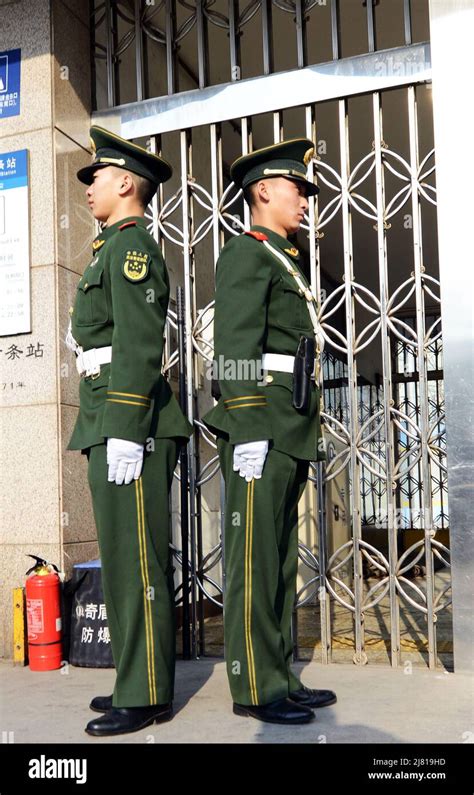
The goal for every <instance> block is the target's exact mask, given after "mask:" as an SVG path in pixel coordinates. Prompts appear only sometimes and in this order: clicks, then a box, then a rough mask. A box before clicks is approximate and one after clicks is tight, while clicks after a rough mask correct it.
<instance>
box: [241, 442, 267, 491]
mask: <svg viewBox="0 0 474 795" xmlns="http://www.w3.org/2000/svg"><path fill="white" fill-rule="evenodd" d="M267 453H268V440H265V441H259V442H245V443H244V444H236V445H235V447H234V472H238V473H239V475H240V476H241V477H242V478H245V480H246V481H247V482H248V483H249V482H250V481H251V480H252V478H255V479H256V480H258V479H259V478H261V477H262V471H263V465H264V463H265V458H266V456H267Z"/></svg>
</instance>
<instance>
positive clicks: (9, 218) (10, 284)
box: [0, 149, 31, 336]
mask: <svg viewBox="0 0 474 795" xmlns="http://www.w3.org/2000/svg"><path fill="white" fill-rule="evenodd" d="M29 226H30V219H29V206H28V151H27V150H26V149H20V150H18V151H16V152H7V153H5V154H0V336H10V335H13V334H23V333H25V332H28V331H31V314H30V243H29Z"/></svg>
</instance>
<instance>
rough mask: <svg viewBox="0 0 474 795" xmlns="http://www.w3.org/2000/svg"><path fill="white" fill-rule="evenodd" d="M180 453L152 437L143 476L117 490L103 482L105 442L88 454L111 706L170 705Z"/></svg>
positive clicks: (171, 443) (170, 443) (171, 444)
mask: <svg viewBox="0 0 474 795" xmlns="http://www.w3.org/2000/svg"><path fill="white" fill-rule="evenodd" d="M178 454H179V442H178V440H174V439H156V440H155V450H154V451H153V452H150V453H147V454H146V456H145V460H144V464H143V470H142V474H141V477H140V478H139V479H138V480H134V481H132V483H130V484H129V485H127V486H125V485H122V486H117V485H116V484H115V483H109V482H108V480H107V460H106V456H107V451H106V446H105V444H101V445H96V446H94V447H91V448H90V450H89V456H88V457H89V469H88V478H89V485H90V489H91V494H92V503H93V507H94V516H95V521H96V525H97V536H98V541H99V549H100V557H101V563H102V584H103V591H104V600H105V605H106V610H107V621H108V626H109V632H110V642H111V645H112V655H113V659H114V664H115V669H116V681H115V688H114V693H113V701H112V703H113V706H114V707H141V706H147V705H150V704H165V703H167V702H169V701H172V699H173V689H174V671H175V634H176V630H175V605H174V584H173V567H172V560H171V556H170V550H169V541H170V511H169V492H170V489H171V484H172V480H173V472H174V469H175V466H176V463H177V459H178Z"/></svg>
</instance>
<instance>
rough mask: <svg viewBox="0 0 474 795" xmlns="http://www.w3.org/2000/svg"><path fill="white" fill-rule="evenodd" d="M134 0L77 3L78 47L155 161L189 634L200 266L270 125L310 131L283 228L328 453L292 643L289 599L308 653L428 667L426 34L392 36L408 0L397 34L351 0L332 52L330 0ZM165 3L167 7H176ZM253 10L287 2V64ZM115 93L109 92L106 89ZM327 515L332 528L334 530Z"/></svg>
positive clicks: (443, 597)
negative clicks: (179, 444)
mask: <svg viewBox="0 0 474 795" xmlns="http://www.w3.org/2000/svg"><path fill="white" fill-rule="evenodd" d="M146 5H147V4H143V3H140V2H138V3H137V2H135V3H133V2H129V3H125V2H115V3H112V2H106V3H102V4H100V5H98V6H97V7H96V8H95V9H94V14H95V22H96V28H95V37H96V39H95V46H96V54H97V55H98V56H103V65H105V66H106V67H107V68H106V69H105V71H103V72H100V70H99V72H98V75H99V76H98V79H97V85H98V86H99V89H100V87H101V86H102V89H101V90H102V91H103V97H104V101H105V97H106V100H107V104H108V105H109V106H110V109H109V110H103V111H98V112H97V113H95V114H94V121H96V122H97V123H101V124H103V125H104V126H108V127H110V128H111V129H115V130H116V131H117V132H119V133H120V134H122V135H125V136H126V137H128V138H134V139H136V140H143V141H147V145H148V146H150V147H151V148H152V149H153V150H154V151H159V152H161V153H163V154H164V156H165V157H167V158H168V159H169V160H170V161H171V162H172V163H173V166H174V169H175V176H174V178H173V181H172V182H171V183H170V184H166V185H165V186H162V188H161V191H160V195H159V196H158V197H157V199H155V200H154V202H153V206H151V207H150V208H149V221H150V230H151V231H152V232H153V234H154V235H155V236H156V238H157V240H159V241H160V243H161V244H162V245H163V249H164V253H165V256H166V260H167V263H168V266H169V267H170V270H171V275H172V281H173V282H174V283H175V284H182V285H183V286H184V295H185V322H184V326H185V341H186V354H185V362H184V363H183V364H184V367H185V374H186V385H187V393H186V407H187V412H188V415H189V417H190V419H192V421H193V422H194V425H195V429H196V433H195V437H194V439H192V440H191V444H190V446H189V452H188V465H189V494H188V496H189V505H188V508H189V520H190V549H189V568H188V572H187V578H188V581H189V583H190V588H191V594H192V605H191V615H192V641H193V642H192V649H193V653H195V654H200V653H203V651H205V650H206V643H207V637H208V629H207V628H211V627H212V622H213V621H215V619H213V618H212V615H211V614H212V610H209V606H212V605H214V607H216V608H219V607H221V605H222V592H223V589H224V587H225V577H223V565H222V564H223V561H222V544H221V533H220V530H221V526H222V513H221V512H222V508H223V489H222V482H221V479H220V474H219V469H218V462H217V456H216V452H215V443H214V440H213V438H212V436H211V435H210V434H209V433H208V432H207V431H206V429H205V427H204V426H203V424H202V423H201V421H200V419H199V418H200V416H201V415H202V413H204V410H205V409H206V408H207V406H209V405H210V401H211V398H210V390H209V386H210V381H209V379H208V378H207V374H208V373H207V366H206V365H207V364H208V363H210V362H211V361H212V352H213V343H212V312H213V302H212V272H213V265H214V263H215V261H216V260H217V257H218V254H219V251H220V249H221V248H222V245H223V244H224V242H225V240H226V239H227V237H228V236H229V235H232V234H238V233H240V232H241V231H242V229H244V228H246V226H247V225H248V224H249V216H248V209H247V208H246V207H245V206H244V204H243V201H242V196H241V194H240V192H237V191H236V190H235V188H234V186H233V184H232V183H230V181H229V178H228V166H229V163H230V162H231V161H232V159H233V158H234V157H237V156H238V155H239V154H242V153H247V152H248V151H251V150H252V149H253V148H257V147H259V146H263V145H266V144H268V143H269V141H278V140H281V139H283V138H285V137H294V136H296V135H302V134H304V135H307V136H308V137H309V138H311V139H312V140H313V141H314V142H315V149H316V155H315V158H314V160H313V162H312V163H311V164H310V170H311V171H312V172H313V174H314V176H315V178H316V179H317V181H318V183H319V185H320V188H321V193H320V195H319V197H318V200H317V201H315V200H314V199H311V200H310V207H309V211H308V214H307V218H306V221H305V224H304V225H303V228H302V233H301V235H300V239H299V242H300V245H301V246H302V248H303V250H304V251H305V254H306V262H307V269H308V274H309V276H310V278H311V283H312V287H313V290H314V292H315V294H317V295H318V296H319V297H320V300H321V312H320V321H321V325H322V328H323V331H324V335H325V339H326V347H325V353H324V366H323V376H324V403H325V410H324V420H325V426H324V427H325V436H326V441H327V444H328V450H329V462H328V464H327V465H326V466H323V465H321V464H319V465H317V466H314V467H313V468H312V474H311V486H310V489H309V490H308V491H311V494H309V496H307V499H309V502H308V503H307V507H308V506H309V508H308V511H307V514H308V516H309V524H310V526H311V527H310V530H309V531H308V528H307V526H306V529H305V528H302V530H303V531H302V540H301V544H300V556H301V573H300V581H299V588H298V598H297V604H296V608H297V609H296V612H295V626H294V629H295V642H296V644H297V648H298V650H299V651H302V647H303V644H302V643H299V644H298V623H301V621H300V622H298V620H297V618H298V617H301V616H303V615H304V616H305V619H304V626H305V627H306V629H305V632H306V631H307V628H308V627H310V634H312V637H313V636H314V637H313V640H314V642H311V643H310V644H309V645H310V646H313V647H317V649H318V656H319V659H321V660H322V661H323V662H330V661H331V660H337V659H341V656H340V655H339V653H338V650H340V648H341V647H344V648H345V649H349V654H350V658H351V659H353V660H354V662H356V663H357V664H365V663H366V662H368V661H371V660H372V659H374V660H377V659H380V655H378V656H377V654H376V651H377V649H380V647H382V649H383V650H384V654H385V656H386V657H388V659H389V660H390V661H391V664H392V665H394V666H395V665H399V664H402V663H403V664H406V663H410V661H415V662H417V661H418V660H419V659H424V660H425V662H426V663H427V664H428V665H429V666H430V667H435V666H436V665H437V664H439V661H440V660H442V661H443V662H447V663H448V664H449V652H450V638H451V630H450V614H449V604H450V598H449V590H450V577H449V543H448V529H449V520H448V513H447V493H446V463H445V440H444V414H443V375H442V340H441V319H440V296H439V280H438V263H437V249H436V209H435V205H436V188H435V181H434V173H435V163H434V151H433V133H432V122H431V105H430V100H431V97H430V77H431V72H430V51H429V45H428V44H426V43H421V44H412V14H411V10H410V3H409V2H400V3H397V4H396V5H397V6H398V7H399V9H400V20H399V21H400V23H401V30H402V34H403V38H404V40H403V42H400V43H402V45H403V46H399V47H396V48H391V49H386V50H377V49H376V43H377V42H376V38H377V37H376V31H377V26H376V17H375V14H376V5H377V3H370V2H369V3H366V4H365V8H364V9H363V13H364V15H365V17H364V18H365V21H366V26H367V27H366V31H367V43H366V47H365V50H366V51H365V54H361V55H354V56H353V57H344V58H341V52H340V47H341V35H340V26H341V12H340V8H339V4H338V3H337V2H331V3H328V4H326V3H325V2H324V3H322V2H320V3H318V2H312V3H302V2H296V3H293V2H287V0H278V2H274V3H271V2H264V1H263V0H262V1H261V2H254V3H251V4H250V5H249V6H248V7H247V8H246V9H244V10H243V11H239V8H238V3H235V2H230V3H229V4H227V5H226V4H216V3H212V2H197V3H196V5H195V6H192V5H191V4H188V3H185V2H182V3H180V4H178V5H175V4H174V3H171V2H166V3H161V4H157V5H156V6H155V5H154V4H149V5H150V6H151V10H150V9H147V8H146ZM219 5H222V6H224V5H225V6H226V7H225V9H224V10H225V13H224V10H222V9H221V10H219ZM353 5H354V4H353ZM359 5H362V4H359ZM394 5H395V4H392V7H393V6H394ZM321 8H324V10H325V13H326V12H327V16H326V17H325V18H324V19H325V21H326V22H327V25H328V27H327V32H328V35H329V41H330V47H331V53H330V54H329V56H328V58H331V59H332V60H328V61H327V62H325V63H321V64H316V65H315V64H313V65H311V66H307V65H306V64H307V63H308V31H309V30H310V26H311V24H312V21H314V16H315V15H316V14H317V13H319V11H320V10H321ZM346 8H347V7H346ZM180 9H181V12H182V11H183V9H186V12H185V13H186V14H187V16H185V18H184V19H183V20H182V21H181V24H178V19H177V12H178V11H179V10H180ZM272 9H273V11H275V10H276V9H279V10H280V11H281V12H283V13H286V14H288V13H291V14H292V15H294V19H293V20H292V21H286V22H285V26H286V27H284V30H287V31H290V30H291V31H292V33H293V32H294V36H295V53H296V64H295V66H296V67H297V68H295V69H293V70H289V71H288V70H286V71H281V72H275V71H274V69H275V59H274V47H273V46H272V42H273V43H274V40H275V38H276V33H275V30H276V29H275V28H274V27H273V26H272ZM189 12H190V13H189ZM160 14H161V23H160V22H159V20H160ZM256 15H258V18H259V20H260V25H261V32H262V36H263V45H262V50H261V54H262V64H261V68H260V72H258V74H259V75H260V76H256V77H252V78H251V79H242V77H246V74H245V70H243V66H242V63H243V61H242V54H241V48H240V38H241V34H242V31H243V29H244V27H245V26H246V25H248V23H249V22H250V20H251V19H254V18H256ZM319 21H321V20H319ZM210 26H214V27H215V28H221V29H223V30H224V31H226V32H227V33H228V36H229V53H228V57H229V68H230V76H231V78H232V80H231V82H229V83H224V84H222V83H219V82H218V81H217V80H216V83H217V84H216V85H213V86H209V85H208V83H209V82H210V75H211V74H212V71H213V68H214V71H215V72H216V73H217V72H218V71H219V70H218V68H217V67H216V65H215V64H214V65H212V64H210V63H209V57H211V59H212V55H213V49H212V47H211V46H210V43H209V35H208V34H209V27H210ZM190 31H194V32H195V34H196V39H195V43H196V53H197V66H198V68H197V70H195V71H194V72H193V70H192V69H191V68H189V63H188V66H186V61H185V59H183V58H182V57H180V56H179V55H178V53H177V46H178V45H179V44H180V43H181V42H182V41H183V40H185V39H186V37H187V36H188V37H189V36H190ZM279 31H280V32H281V27H280V28H279ZM150 41H154V42H156V43H157V44H158V45H159V47H161V50H160V49H159V50H158V54H159V56H160V58H161V59H162V61H161V63H163V64H165V65H166V68H165V69H164V71H163V74H162V75H161V76H160V78H159V79H158V78H156V79H157V80H158V83H159V81H160V80H161V82H163V80H164V81H165V82H164V83H163V86H162V93H163V94H165V93H166V94H167V96H162V97H160V98H159V99H154V98H150V99H144V96H145V94H146V93H149V91H145V87H146V86H147V85H149V84H150V82H153V75H152V74H151V73H152V68H151V67H152V62H151V61H150V56H149V55H148V58H147V57H146V56H145V49H146V47H147V46H149V44H150ZM132 45H133V46H132ZM343 49H344V48H343ZM217 52H219V49H218V48H217V50H216V53H217ZM220 52H221V55H222V51H220ZM206 53H207V56H209V57H207V56H206ZM342 54H344V52H343V53H342ZM157 57H158V56H157ZM132 60H133V61H134V69H131V61H132ZM183 64H185V66H186V68H185V67H184V66H183ZM127 65H128V67H127V68H128V71H126V70H125V67H126V66H127ZM180 70H181V72H180ZM125 73H126V74H127V75H128V78H129V79H128V81H127V80H126V79H125V78H124V74H125ZM178 73H181V74H184V75H185V76H186V75H188V77H190V76H191V77H193V79H195V81H196V84H197V85H198V88H197V89H196V90H189V91H181V92H179V93H174V92H175V91H176V90H177V74H178ZM101 74H102V82H101V77H100V75H101ZM130 76H132V77H131V79H130ZM104 77H105V79H104ZM155 77H156V76H155ZM154 92H155V96H156V95H157V89H156V87H155V89H154ZM152 94H153V91H152ZM124 97H126V98H127V99H128V98H130V100H131V101H130V103H127V104H123V105H118V102H119V100H122V101H123V99H124ZM176 327H177V316H176V307H175V308H173V307H172V308H171V310H170V322H169V335H168V356H167V361H166V364H165V366H166V368H167V370H169V372H170V373H171V375H172V376H173V373H175V372H176V368H177V361H178V350H177V343H176V335H175V330H176ZM313 484H314V485H316V490H314V488H313ZM175 508H176V517H177V520H179V510H178V508H179V506H178V505H177V504H176V505H175ZM308 516H307V518H308ZM341 520H342V522H343V526H344V527H345V528H346V529H347V538H346V539H344V538H342V539H341V537H338V536H337V535H336V532H335V528H336V526H337V522H339V521H341ZM311 528H312V529H311ZM179 538H180V537H179V534H177V535H176V538H175V557H176V560H177V562H178V564H180V563H181V561H182V549H180V542H179ZM224 569H225V567H224ZM206 608H207V613H206ZM206 616H207V617H206ZM348 619H349V624H348ZM341 626H342V627H343V629H342V633H341ZM439 627H442V629H441V630H439V631H438V628H439ZM438 635H439V636H440V637H439V638H438ZM438 640H441V644H439V648H438V645H437V641H438ZM341 641H342V643H341Z"/></svg>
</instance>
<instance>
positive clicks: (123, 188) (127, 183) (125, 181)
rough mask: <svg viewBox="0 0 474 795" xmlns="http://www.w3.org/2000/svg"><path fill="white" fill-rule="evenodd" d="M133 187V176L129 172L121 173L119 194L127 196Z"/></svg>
mask: <svg viewBox="0 0 474 795" xmlns="http://www.w3.org/2000/svg"><path fill="white" fill-rule="evenodd" d="M132 188H133V179H132V176H131V175H130V174H127V173H126V172H125V173H124V174H121V175H120V180H119V189H118V192H119V195H120V196H125V195H126V194H127V193H129V191H130V190H131V189H132Z"/></svg>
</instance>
